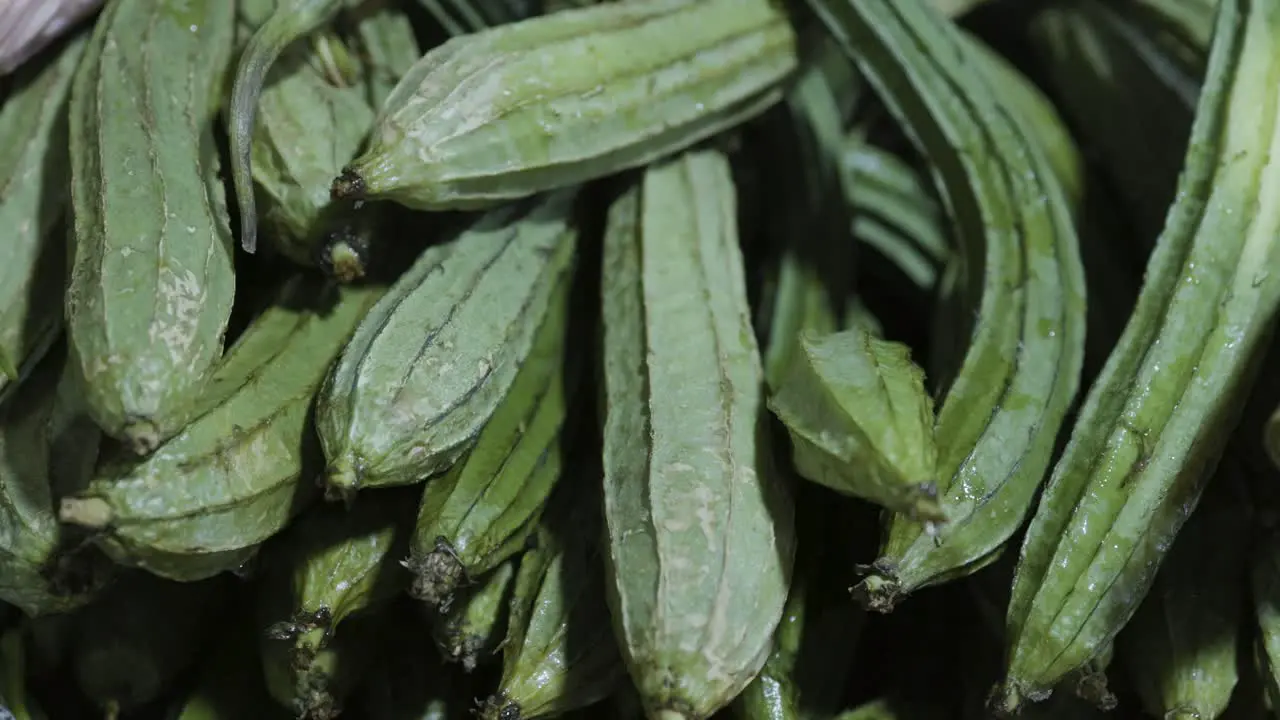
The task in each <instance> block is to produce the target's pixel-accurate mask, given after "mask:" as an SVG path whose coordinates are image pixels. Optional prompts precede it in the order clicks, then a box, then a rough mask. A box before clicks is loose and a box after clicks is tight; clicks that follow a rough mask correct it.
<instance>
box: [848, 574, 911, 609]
mask: <svg viewBox="0 0 1280 720" xmlns="http://www.w3.org/2000/svg"><path fill="white" fill-rule="evenodd" d="M850 592H851V593H852V594H853V599H854V600H857V601H858V603H859V604H860V605H862V607H863V608H864V609H867V610H872V611H874V612H878V613H889V612H893V608H894V606H895V605H897V604H898V599H899V597H900V596H901V595H902V588H901V586H900V585H898V582H897V581H896V580H893V579H891V578H888V577H885V576H884V575H879V574H873V575H868V576H867V577H866V578H864V579H863V580H862V582H860V583H858V584H857V585H855V586H854V587H852V588H850Z"/></svg>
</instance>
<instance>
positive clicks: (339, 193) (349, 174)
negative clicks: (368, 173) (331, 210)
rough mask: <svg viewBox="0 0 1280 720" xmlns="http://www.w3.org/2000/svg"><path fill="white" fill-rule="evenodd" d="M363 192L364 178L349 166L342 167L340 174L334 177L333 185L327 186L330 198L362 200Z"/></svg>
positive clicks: (364, 190)
mask: <svg viewBox="0 0 1280 720" xmlns="http://www.w3.org/2000/svg"><path fill="white" fill-rule="evenodd" d="M365 192H366V189H365V185H364V178H362V177H360V175H358V174H357V173H356V171H355V170H353V169H351V168H343V170H342V174H341V175H339V176H338V177H337V178H336V179H334V181H333V186H332V187H330V188H329V198H330V199H332V200H363V199H364V196H365Z"/></svg>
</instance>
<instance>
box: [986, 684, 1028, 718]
mask: <svg viewBox="0 0 1280 720" xmlns="http://www.w3.org/2000/svg"><path fill="white" fill-rule="evenodd" d="M1025 700H1026V698H1025V697H1024V696H1023V694H1022V689H1021V687H1020V683H1018V682H1017V681H1015V680H1006V681H1005V682H1004V683H1002V684H998V685H996V686H995V687H993V688H991V695H990V696H989V697H988V698H987V709H988V710H990V711H991V714H992V715H993V716H995V717H997V718H1012V717H1017V716H1018V714H1019V713H1020V712H1021V711H1022V705H1023V703H1024V702H1025Z"/></svg>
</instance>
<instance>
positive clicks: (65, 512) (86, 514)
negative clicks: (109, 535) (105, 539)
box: [58, 497, 114, 530]
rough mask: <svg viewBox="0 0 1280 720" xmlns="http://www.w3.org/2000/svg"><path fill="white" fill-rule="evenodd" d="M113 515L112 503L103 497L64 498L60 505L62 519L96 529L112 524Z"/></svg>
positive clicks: (59, 512)
mask: <svg viewBox="0 0 1280 720" xmlns="http://www.w3.org/2000/svg"><path fill="white" fill-rule="evenodd" d="M113 517H114V513H113V512H112V511H111V505H109V504H108V503H107V501H106V500H103V499H102V498H96V497H86V498H74V497H69V498H63V499H62V502H61V503H60V504H59V507H58V519H59V520H60V521H62V522H64V523H67V524H69V525H79V526H81V527H87V528H92V529H95V530H97V529H101V528H105V527H107V526H108V525H110V524H111V520H112V518H113Z"/></svg>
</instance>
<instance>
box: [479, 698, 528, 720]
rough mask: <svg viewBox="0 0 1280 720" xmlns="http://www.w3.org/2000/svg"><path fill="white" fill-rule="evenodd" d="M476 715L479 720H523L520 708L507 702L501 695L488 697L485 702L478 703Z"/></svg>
mask: <svg viewBox="0 0 1280 720" xmlns="http://www.w3.org/2000/svg"><path fill="white" fill-rule="evenodd" d="M477 714H478V715H479V717H480V720H523V718H524V716H523V715H521V714H520V706H519V705H517V704H515V703H513V702H508V701H507V700H506V699H505V698H504V697H502V695H501V694H498V695H490V696H489V698H488V699H487V700H485V701H484V702H482V703H480V707H479V708H478V713H477Z"/></svg>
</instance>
